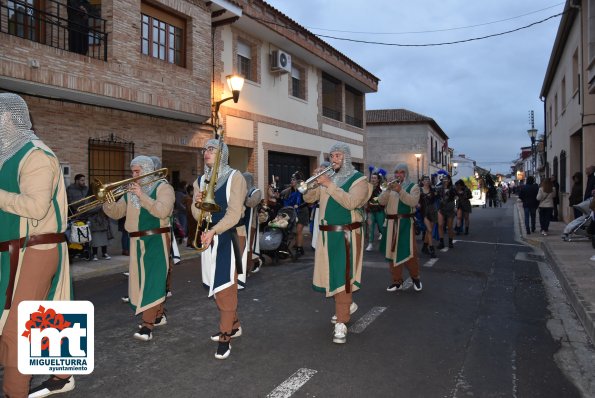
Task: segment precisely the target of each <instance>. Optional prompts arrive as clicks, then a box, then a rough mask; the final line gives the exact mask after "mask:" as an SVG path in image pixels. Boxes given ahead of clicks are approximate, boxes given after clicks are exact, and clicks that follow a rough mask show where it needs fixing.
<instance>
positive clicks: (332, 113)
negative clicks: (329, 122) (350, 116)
mask: <svg viewBox="0 0 595 398" xmlns="http://www.w3.org/2000/svg"><path fill="white" fill-rule="evenodd" d="M322 116H326V117H328V118H331V119H335V120H338V121H341V111H337V110H334V109H331V108H327V107H326V106H323V107H322Z"/></svg>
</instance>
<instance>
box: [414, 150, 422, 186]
mask: <svg viewBox="0 0 595 398" xmlns="http://www.w3.org/2000/svg"><path fill="white" fill-rule="evenodd" d="M415 158H416V159H417V181H418V182H419V160H420V159H421V153H416V154H415Z"/></svg>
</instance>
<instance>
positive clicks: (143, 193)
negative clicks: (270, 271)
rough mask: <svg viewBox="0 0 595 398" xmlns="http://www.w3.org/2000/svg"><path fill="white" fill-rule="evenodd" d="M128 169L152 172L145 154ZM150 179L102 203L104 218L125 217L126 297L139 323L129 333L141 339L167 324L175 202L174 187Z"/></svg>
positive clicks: (152, 169)
mask: <svg viewBox="0 0 595 398" xmlns="http://www.w3.org/2000/svg"><path fill="white" fill-rule="evenodd" d="M130 170H131V171H132V176H133V177H138V176H141V175H145V174H148V173H151V172H153V171H154V170H155V163H153V160H152V159H151V158H150V157H148V156H137V157H135V158H134V159H132V162H130ZM150 178H151V176H148V177H144V178H142V179H140V180H139V181H137V182H133V183H131V184H130V187H129V189H128V193H126V195H124V196H122V198H120V200H118V201H117V202H115V203H105V204H104V205H103V211H104V212H105V214H107V216H108V217H110V218H113V219H115V220H118V219H120V218H123V217H126V222H125V224H124V228H125V229H126V231H128V233H129V235H130V263H129V272H130V276H129V278H128V296H129V297H130V305H131V306H132V309H133V310H134V311H135V314H136V315H138V314H140V313H142V325H141V327H140V329H138V330H137V331H136V332H135V333H134V335H133V337H134V338H135V339H137V340H141V341H149V340H151V339H152V338H153V328H154V327H155V326H162V325H165V324H166V323H167V318H166V317H165V308H164V303H165V297H166V280H167V273H168V269H169V262H170V248H171V225H170V217H171V215H172V212H173V209H174V201H175V194H174V189H173V188H172V186H171V185H169V184H168V183H167V181H166V180H164V179H158V180H156V181H154V182H151V183H146V182H147V181H148V180H149V179H150ZM141 184H144V185H141Z"/></svg>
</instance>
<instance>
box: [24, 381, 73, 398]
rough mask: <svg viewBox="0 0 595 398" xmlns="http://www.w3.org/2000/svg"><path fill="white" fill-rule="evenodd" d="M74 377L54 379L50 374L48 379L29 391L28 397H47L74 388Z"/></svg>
mask: <svg viewBox="0 0 595 398" xmlns="http://www.w3.org/2000/svg"><path fill="white" fill-rule="evenodd" d="M74 386H75V383H74V377H73V376H70V377H69V378H67V379H58V380H56V379H54V377H53V376H50V378H49V379H47V380H46V381H44V382H43V383H41V384H40V385H39V386H37V387H35V388H33V389H31V390H30V391H29V398H40V397H47V396H49V395H53V394H61V393H63V392H68V391H72V390H74Z"/></svg>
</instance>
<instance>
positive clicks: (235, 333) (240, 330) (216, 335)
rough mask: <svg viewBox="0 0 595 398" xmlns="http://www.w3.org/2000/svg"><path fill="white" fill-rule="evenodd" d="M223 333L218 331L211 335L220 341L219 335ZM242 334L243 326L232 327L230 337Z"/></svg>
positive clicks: (233, 337)
mask: <svg viewBox="0 0 595 398" xmlns="http://www.w3.org/2000/svg"><path fill="white" fill-rule="evenodd" d="M221 335H222V333H221V332H217V333H215V334H213V335H211V340H213V341H219V336H221ZM241 335H242V327H241V326H240V327H239V328H237V329H231V334H230V335H229V337H231V338H232V339H235V338H236V337H240V336H241Z"/></svg>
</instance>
